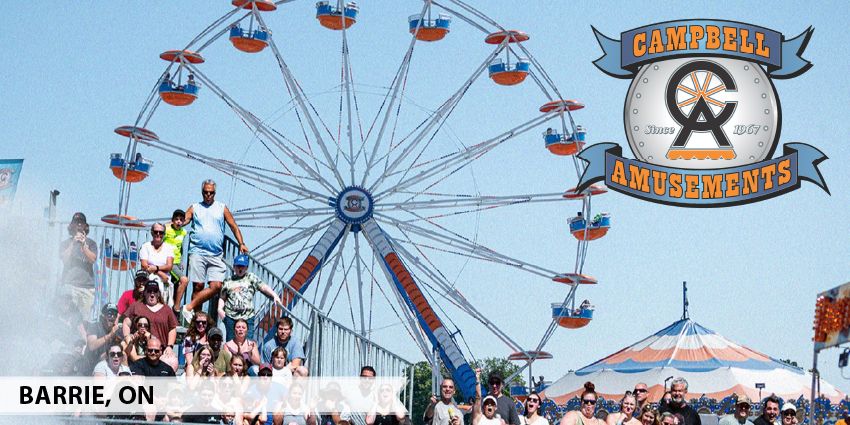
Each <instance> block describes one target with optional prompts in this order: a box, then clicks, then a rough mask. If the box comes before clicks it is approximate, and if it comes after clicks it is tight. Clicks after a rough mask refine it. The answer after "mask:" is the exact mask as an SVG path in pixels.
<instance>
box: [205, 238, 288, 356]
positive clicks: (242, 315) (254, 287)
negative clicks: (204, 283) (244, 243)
mask: <svg viewBox="0 0 850 425" xmlns="http://www.w3.org/2000/svg"><path fill="white" fill-rule="evenodd" d="M249 264H250V258H249V257H248V256H247V255H245V254H240V255H237V256H236V258H234V259H233V274H232V275H231V276H230V277H228V278H227V279H225V281H224V283H223V284H222V285H221V294H220V295H219V301H218V318H219V319H220V320H223V321H224V329H225V332H226V334H227V335H225V336H226V337H227V340H228V341H229V340H231V339H233V337H234V336H235V335H236V331H235V326H236V321H237V320H239V319H243V320H245V321H246V322H247V323H248V335H247V338H248V339H250V340H253V339H254V315H256V312H255V311H254V295H255V294H256V292H257V291H259V292H261V293H262V294H263V295H265V296H266V297H268V298H269V299H270V300H272V301H273V302H274V303H275V304H278V305H281V306H282V305H283V303H282V302H281V300H280V297H279V296H278V295H277V294H276V293H275V292H274V290H273V289H272V288H271V287H270V286H269V285H267V284H265V283H264V282H263V281H262V280H260V278H259V277H257V275H255V274H254V273H251V272H249V271H248V265H249Z"/></svg>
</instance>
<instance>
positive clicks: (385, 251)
mask: <svg viewBox="0 0 850 425" xmlns="http://www.w3.org/2000/svg"><path fill="white" fill-rule="evenodd" d="M362 229H363V232H364V235H365V237H366V240H367V241H368V242H369V244H370V245H371V246H372V251H374V252H375V253H376V255H380V263H381V265H382V266H383V267H382V268H383V269H384V271H385V273H386V274H387V278H388V280H389V282H390V284H391V285H393V286H395V288H396V289H397V290H398V291H399V293H400V294H401V295H402V298H403V300H404V302H405V305H406V306H407V308H408V309H409V310H411V311H412V312H413V313H414V315H415V316H416V322H417V323H418V324H419V327H420V329H422V331H423V332H425V333H426V334H427V336H428V339H429V340H430V341H431V344H432V345H433V348H434V350H436V351H439V352H440V355H441V358H442V360H443V363H444V364H445V366H446V368H447V369H448V370H449V372H450V373H451V374H452V376H453V377H454V378H455V380H456V382H457V383H458V384H459V386H460V387H461V390H462V392H463V394H464V395H469V394H472V393H473V392H474V387H475V374H474V372H473V371H472V368H471V367H470V366H469V363H468V362H467V361H466V359H465V358H464V356H463V353H462V352H461V350H460V347H459V346H458V345H457V342H456V341H455V340H454V338H453V337H452V335H451V334H450V333H449V332H448V329H447V328H446V326H445V325H444V324H443V321H442V320H441V319H440V318H439V316H437V314H436V312H434V310H433V308H432V307H431V305H430V303H429V302H428V300H427V299H426V298H425V296H424V295H423V294H422V291H421V289H419V286H418V285H417V283H416V282H415V281H414V280H413V278H412V276H411V274H410V272H409V270H408V269H407V267H406V266H405V265H404V263H403V262H402V260H401V258H400V257H399V255H398V253H397V252H396V251H395V248H394V245H393V243H392V240H391V239H390V238H389V236H388V235H387V234H386V233H385V232H384V231H383V230H381V228H380V226H379V225H378V223H377V222H376V221H375V220H374V219H369V220H367V221H366V222H365V223H363V224H362Z"/></svg>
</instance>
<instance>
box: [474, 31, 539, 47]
mask: <svg viewBox="0 0 850 425" xmlns="http://www.w3.org/2000/svg"><path fill="white" fill-rule="evenodd" d="M506 38H507V39H508V43H516V42H520V41H527V40H528V39H529V38H530V37H529V36H528V34H526V33H524V32H522V31H517V30H507V31H497V32H494V33H490V34H487V37H486V38H484V42H485V43H487V44H502V42H503V41H505V39H506Z"/></svg>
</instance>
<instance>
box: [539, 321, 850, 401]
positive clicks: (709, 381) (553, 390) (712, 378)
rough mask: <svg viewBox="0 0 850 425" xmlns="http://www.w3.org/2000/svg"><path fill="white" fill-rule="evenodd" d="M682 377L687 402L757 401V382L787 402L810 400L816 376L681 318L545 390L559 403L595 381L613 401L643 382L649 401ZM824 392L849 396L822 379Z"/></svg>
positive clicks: (835, 398)
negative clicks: (735, 396)
mask: <svg viewBox="0 0 850 425" xmlns="http://www.w3.org/2000/svg"><path fill="white" fill-rule="evenodd" d="M670 376H677V377H678V376H682V377H684V378H685V379H687V381H688V384H689V385H688V395H687V398H688V399H691V398H699V397H700V396H702V395H703V394H704V395H705V396H706V397H708V398H713V399H715V400H721V399H723V398H724V397H726V396H729V395H731V394H732V393H735V394H738V395H741V394H744V393H746V394H747V395H748V396H749V397H750V398H751V399H753V400H756V399H758V396H759V390H758V389H756V388H755V384H756V383H757V382H758V383H764V384H765V388H764V389H763V390H762V393H761V394H762V396H763V397H766V396H767V395H769V394H771V393H775V394H776V395H778V396H780V397H782V398H783V399H786V400H788V399H797V398H799V397H800V396H801V395H802V396H804V397H805V398H809V396H810V394H811V384H812V375H811V374H810V373H808V372H806V371H804V370H803V369H800V368H796V367H793V366H789V365H787V364H785V363H782V362H780V361H779V360H776V359H774V358H772V357H770V356H767V355H765V354H762V353H759V352H758V351H755V350H753V349H750V348H747V347H744V346H743V345H740V344H736V343H734V342H732V341H730V340H728V339H726V338H725V337H723V336H722V335H719V334H717V333H716V332H714V331H712V330H710V329H707V328H705V327H703V326H701V325H700V324H699V323H696V322H694V321H692V320H690V319H688V318H685V319H682V320H679V321H677V322H675V323H673V324H671V325H670V326H667V327H666V328H664V329H662V330H660V331H658V332H656V333H655V334H654V335H651V336H649V337H647V338H644V339H643V340H641V341H639V342H637V343H635V344H633V345H631V346H629V347H626V348H624V349H622V350H620V351H618V352H616V353H614V354H612V355H610V356H608V357H605V358H604V359H602V360H599V361H596V362H594V363H592V364H590V365H587V366H585V367H583V368H581V369H579V370H577V371H575V372H570V373H568V374H567V375H565V376H564V377H563V378H561V379H559V380H557V381H555V382H554V383H553V384H552V385H550V386H549V387H548V388H546V391H545V392H544V395H545V396H546V397H548V398H550V399H552V400H553V401H555V403H557V404H559V405H563V404H565V403H566V402H567V401H569V400H570V399H572V398H573V397H577V396H579V395H580V394H581V392H582V391H583V385H584V383H585V382H587V381H591V382H593V383H594V384H595V385H596V391H597V392H598V393H599V395H600V396H601V397H604V398H606V399H608V400H612V399H614V400H619V399H620V397H622V395H623V393H624V392H626V391H627V390H631V389H632V388H634V385H635V384H636V383H638V382H644V383H646V384H647V386H648V387H649V393H650V400H659V399H660V398H661V396H662V395H663V394H664V381H665V379H667V378H668V377H670ZM820 386H821V387H820V389H821V393H823V395H824V396H826V397H827V398H829V399H830V400H832V401H833V402H837V401H838V400H839V399H841V398H843V397H844V394H843V393H841V392H840V391H838V390H837V389H836V388H835V387H833V386H832V385H831V384H829V383H827V382H825V381H823V380H821V381H820Z"/></svg>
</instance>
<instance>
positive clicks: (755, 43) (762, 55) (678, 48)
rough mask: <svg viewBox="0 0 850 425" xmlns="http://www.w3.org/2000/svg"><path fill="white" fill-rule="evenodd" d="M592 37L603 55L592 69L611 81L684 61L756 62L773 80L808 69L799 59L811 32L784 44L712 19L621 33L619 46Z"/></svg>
mask: <svg viewBox="0 0 850 425" xmlns="http://www.w3.org/2000/svg"><path fill="white" fill-rule="evenodd" d="M727 30H728V31H729V32H728V33H727ZM593 32H594V34H595V35H596V39H597V41H598V42H599V46H600V47H601V48H602V51H603V56H602V57H600V58H599V59H597V60H596V61H594V62H593V63H594V65H596V67H597V68H599V69H600V70H602V72H604V73H606V74H608V75H610V76H612V77H615V78H624V79H631V78H634V76H635V73H636V72H637V70H638V69H639V68H640V67H641V66H642V65H645V64H647V63H650V62H657V61H659V60H664V59H672V58H678V57H688V56H703V57H705V56H723V57H731V58H738V59H742V60H746V61H751V62H756V63H759V64H762V65H765V66H766V67H767V70H768V72H767V74H768V76H770V77H771V78H778V79H785V78H793V77H796V76H798V75H800V74H802V73H804V72H806V71H807V70H808V69H809V68H810V67H811V66H812V64H811V63H810V62H809V61H807V60H805V59H803V58H802V57H801V56H800V55H802V54H803V51H804V50H805V49H806V45H807V44H808V42H809V39H810V38H811V36H812V33H813V32H814V29H813V28H811V27H809V28H807V29H806V30H805V31H803V32H802V33H800V34H799V35H798V36H796V37H794V38H792V39H790V40H785V38H784V36H783V35H782V34H781V33H780V32H778V31H774V30H771V29H768V28H764V27H760V26H756V25H751V24H746V23H742V22H735V21H725V20H718V19H688V20H678V21H669V22H661V23H657V24H652V25H646V26H643V27H640V28H635V29H632V30H629V31H625V32H623V33H621V34H620V40H615V39H612V38H610V37H607V36H605V35H604V34H602V33H601V32H599V30H597V29H596V28H593ZM653 38H656V40H657V41H658V43H655V42H654V41H656V40H653ZM727 38H728V40H727ZM659 50H660V51H659Z"/></svg>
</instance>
